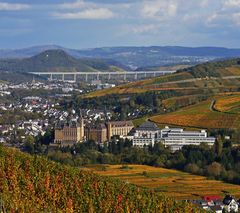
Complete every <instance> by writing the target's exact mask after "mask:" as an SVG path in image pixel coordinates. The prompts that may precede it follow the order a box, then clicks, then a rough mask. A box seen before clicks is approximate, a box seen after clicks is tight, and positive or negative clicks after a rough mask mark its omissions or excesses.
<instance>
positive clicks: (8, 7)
mask: <svg viewBox="0 0 240 213" xmlns="http://www.w3.org/2000/svg"><path fill="white" fill-rule="evenodd" d="M30 7H31V6H30V5H28V4H17V3H16V4H13V3H12V4H11V3H7V2H0V11H16V10H26V9H29V8H30Z"/></svg>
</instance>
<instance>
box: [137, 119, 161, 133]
mask: <svg viewBox="0 0 240 213" xmlns="http://www.w3.org/2000/svg"><path fill="white" fill-rule="evenodd" d="M136 130H138V131H159V130H160V129H159V128H158V126H157V125H156V124H155V123H153V122H151V121H146V122H145V123H143V124H142V125H140V126H139V127H138V128H137V129H136Z"/></svg>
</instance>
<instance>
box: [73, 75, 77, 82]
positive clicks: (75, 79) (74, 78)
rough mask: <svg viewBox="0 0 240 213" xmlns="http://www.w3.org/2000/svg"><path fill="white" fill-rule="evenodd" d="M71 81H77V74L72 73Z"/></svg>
mask: <svg viewBox="0 0 240 213" xmlns="http://www.w3.org/2000/svg"><path fill="white" fill-rule="evenodd" d="M73 81H74V82H77V74H74V75H73Z"/></svg>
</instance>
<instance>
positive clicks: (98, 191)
mask: <svg viewBox="0 0 240 213" xmlns="http://www.w3.org/2000/svg"><path fill="white" fill-rule="evenodd" d="M0 162H1V164H0V212H69V213H72V212H119V213H121V212H202V211H201V210H197V209H194V208H193V207H192V205H191V204H189V203H187V202H184V203H183V202H176V201H174V200H173V199H171V198H166V197H164V196H163V195H161V194H157V193H154V192H153V191H149V190H146V189H143V188H138V187H136V186H134V185H131V184H129V183H125V182H121V181H120V180H119V179H113V178H107V177H101V176H98V175H95V174H93V173H90V172H86V171H81V169H79V168H72V167H68V166H64V165H60V164H57V163H53V162H51V161H49V160H47V159H45V158H43V157H38V156H34V157H32V156H30V155H28V154H24V153H21V152H19V151H17V150H14V149H10V148H4V147H2V145H1V144H0Z"/></svg>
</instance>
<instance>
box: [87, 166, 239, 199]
mask: <svg viewBox="0 0 240 213" xmlns="http://www.w3.org/2000/svg"><path fill="white" fill-rule="evenodd" d="M102 168H104V169H102ZM86 170H91V171H94V172H95V173H97V174H100V175H104V176H111V177H117V178H120V179H121V180H124V181H127V182H129V183H134V184H136V185H138V186H144V187H147V188H150V189H154V190H155V191H156V192H159V193H164V194H166V195H167V196H170V197H174V198H175V199H179V200H182V199H199V198H200V199H201V197H203V196H206V195H218V196H222V197H224V195H225V194H227V193H229V194H232V195H234V196H236V197H240V186H238V185H233V184H228V183H223V182H221V181H216V180H208V179H207V178H206V177H203V176H198V175H191V174H188V173H185V172H180V171H177V170H173V169H165V168H156V167H152V166H145V165H129V166H128V167H126V166H125V167H124V166H121V165H105V166H102V165H101V166H100V165H99V166H94V167H89V168H87V169H86Z"/></svg>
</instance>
